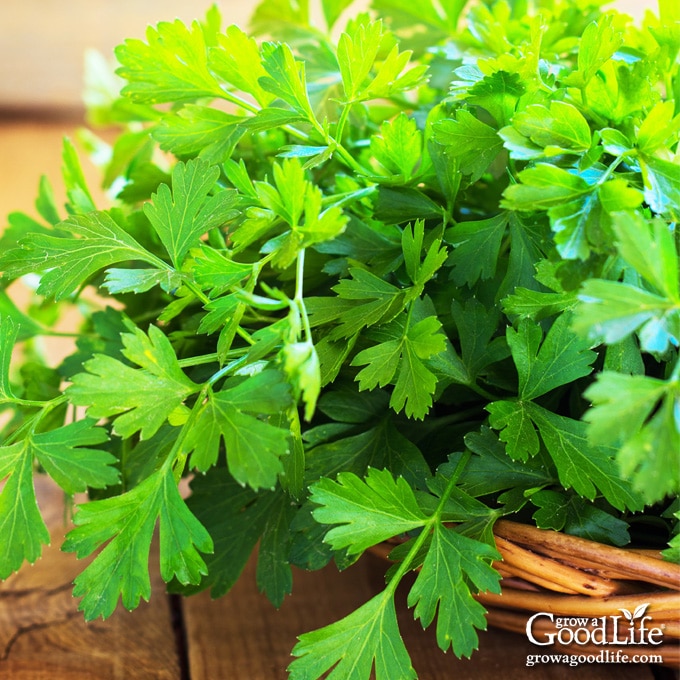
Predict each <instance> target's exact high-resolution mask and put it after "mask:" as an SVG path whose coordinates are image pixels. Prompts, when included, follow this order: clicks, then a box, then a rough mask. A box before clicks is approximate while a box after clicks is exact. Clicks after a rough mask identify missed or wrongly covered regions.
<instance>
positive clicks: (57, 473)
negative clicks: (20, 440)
mask: <svg viewBox="0 0 680 680" xmlns="http://www.w3.org/2000/svg"><path fill="white" fill-rule="evenodd" d="M107 440H108V436H107V434H106V431H105V430H104V429H103V428H101V427H95V426H94V421H93V420H89V419H85V420H79V421H76V422H74V423H71V424H70V425H65V426H64V427H60V428H57V429H56V430H51V431H50V432H41V433H37V434H34V435H32V436H31V437H30V439H29V440H28V441H27V444H28V446H29V447H30V449H31V451H32V452H33V455H34V456H35V457H36V459H37V460H38V462H39V463H40V465H41V466H42V467H43V468H44V470H45V472H47V474H48V475H49V476H50V477H51V478H52V479H53V480H54V481H55V482H56V483H57V484H59V486H60V487H61V488H62V489H63V490H64V491H65V492H66V493H67V494H74V493H78V492H83V491H87V488H88V487H93V488H95V489H103V488H105V487H107V486H113V485H114V484H116V483H117V482H118V478H119V472H118V470H117V469H116V468H115V467H113V465H114V464H115V463H116V458H115V456H113V455H111V454H110V453H107V452H106V451H102V450H99V449H90V448H86V447H87V446H89V445H92V444H101V443H103V442H105V441H107Z"/></svg>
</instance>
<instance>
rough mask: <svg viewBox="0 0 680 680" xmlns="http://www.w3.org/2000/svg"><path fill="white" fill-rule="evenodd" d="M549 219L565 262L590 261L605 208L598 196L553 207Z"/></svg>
mask: <svg viewBox="0 0 680 680" xmlns="http://www.w3.org/2000/svg"><path fill="white" fill-rule="evenodd" d="M548 215H549V216H550V224H551V226H552V229H553V231H554V232H555V243H556V244H557V250H558V252H559V253H560V255H561V256H562V257H563V258H564V259H565V260H576V259H580V260H586V259H588V256H589V255H590V250H591V246H590V243H591V241H592V236H593V235H596V234H597V232H598V230H599V228H600V222H601V220H602V205H601V204H600V201H599V199H598V194H597V192H591V193H586V194H583V195H581V196H579V197H578V198H576V199H575V200H573V201H569V202H567V203H562V204H560V205H554V206H552V207H551V208H550V209H549V210H548Z"/></svg>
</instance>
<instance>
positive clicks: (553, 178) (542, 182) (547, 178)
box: [501, 163, 592, 211]
mask: <svg viewBox="0 0 680 680" xmlns="http://www.w3.org/2000/svg"><path fill="white" fill-rule="evenodd" d="M518 179H519V181H520V183H519V184H512V185H510V186H509V187H508V188H507V189H506V190H505V192H504V194H503V196H504V199H503V201H502V202H501V207H503V208H507V209H508V210H519V211H534V210H540V209H548V208H552V207H554V206H560V205H563V204H564V203H567V202H569V201H573V200H575V199H577V198H579V197H581V196H583V195H585V194H587V193H589V192H590V191H592V188H591V187H590V185H589V184H588V183H587V182H586V181H585V180H584V179H583V178H582V177H579V176H578V175H574V174H572V173H571V172H569V171H567V170H564V169H562V168H558V167H557V166H556V165H548V164H547V163H537V164H536V165H535V166H534V167H533V168H528V169H527V170H522V172H520V173H519V175H518Z"/></svg>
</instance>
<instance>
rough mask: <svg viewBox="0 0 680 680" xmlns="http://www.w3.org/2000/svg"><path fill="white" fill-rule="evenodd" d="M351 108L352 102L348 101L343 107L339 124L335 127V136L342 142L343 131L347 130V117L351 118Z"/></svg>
mask: <svg viewBox="0 0 680 680" xmlns="http://www.w3.org/2000/svg"><path fill="white" fill-rule="evenodd" d="M351 109H352V102H347V103H346V104H345V105H344V107H343V109H342V113H341V114H340V118H339V119H338V124H337V126H336V128H335V137H336V139H337V140H338V142H340V143H341V142H342V133H343V132H344V130H345V125H346V123H347V119H348V118H349V113H350V110H351Z"/></svg>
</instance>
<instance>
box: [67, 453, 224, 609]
mask: <svg viewBox="0 0 680 680" xmlns="http://www.w3.org/2000/svg"><path fill="white" fill-rule="evenodd" d="M158 520H160V553H161V576H162V577H163V579H164V580H165V581H170V580H171V579H172V578H174V577H176V578H177V579H178V580H179V581H180V582H181V583H198V582H199V580H200V578H201V575H202V574H205V573H206V566H205V562H204V561H203V559H202V557H201V556H200V555H199V553H198V551H199V550H200V551H201V552H203V553H210V552H212V550H213V544H212V540H211V538H210V535H209V534H208V532H207V531H206V530H205V529H204V527H203V526H202V525H201V524H200V522H199V521H198V520H197V519H196V518H195V517H194V516H193V515H192V514H191V512H190V511H189V509H188V508H187V506H186V505H185V503H184V501H183V500H182V497H181V496H180V495H179V491H178V489H177V485H176V483H175V480H174V477H173V475H172V471H171V469H170V468H169V467H168V466H165V467H163V468H161V469H159V470H157V471H156V472H154V473H153V474H152V475H151V476H150V477H148V478H147V479H146V480H144V481H143V482H142V483H141V484H139V486H136V487H135V488H134V489H132V490H131V491H128V492H127V493H125V494H122V495H121V496H115V497H112V498H107V499H105V500H99V501H92V502H90V503H87V504H85V505H81V506H80V507H79V509H78V512H77V513H76V515H75V518H74V522H75V524H76V528H75V529H73V530H72V531H71V532H69V534H68V535H67V537H66V540H65V542H64V545H63V546H62V549H63V550H65V551H67V552H75V553H76V554H77V555H78V557H84V556H86V555H89V554H91V553H93V552H94V551H95V550H96V549H97V548H98V547H100V546H101V545H103V544H104V543H106V542H107V541H108V544H107V545H106V547H105V548H104V549H103V550H102V551H101V552H100V553H99V554H98V555H97V556H96V557H95V558H94V560H93V561H92V562H91V563H90V565H89V566H88V567H86V568H85V570H84V571H83V572H82V573H81V574H79V575H78V576H77V577H76V579H75V588H74V590H73V594H74V595H75V596H76V597H80V596H82V597H83V599H82V600H81V602H80V605H79V609H80V610H81V611H83V612H84V614H85V618H86V620H88V621H92V620H93V619H96V618H97V617H99V616H101V617H102V618H107V617H108V616H110V615H111V614H112V613H113V611H114V609H115V608H116V604H117V602H118V598H119V597H122V601H123V606H125V607H126V608H127V609H134V608H135V607H137V605H138V604H139V601H140V599H142V598H143V599H145V600H148V599H149V596H150V595H151V583H150V581H149V551H150V548H151V539H152V537H153V533H154V529H155V526H156V522H157V521H158Z"/></svg>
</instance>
